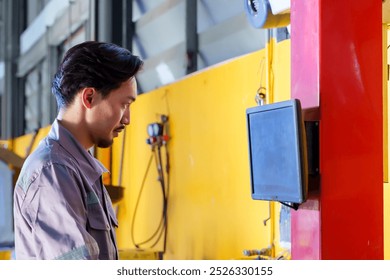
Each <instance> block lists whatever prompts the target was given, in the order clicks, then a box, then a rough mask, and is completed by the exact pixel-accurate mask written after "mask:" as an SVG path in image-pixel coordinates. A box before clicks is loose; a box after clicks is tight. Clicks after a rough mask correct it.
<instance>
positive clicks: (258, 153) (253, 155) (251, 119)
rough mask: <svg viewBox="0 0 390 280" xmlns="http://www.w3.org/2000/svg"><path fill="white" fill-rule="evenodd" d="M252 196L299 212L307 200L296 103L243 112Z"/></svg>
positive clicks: (303, 144)
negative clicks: (245, 120) (300, 206)
mask: <svg viewBox="0 0 390 280" xmlns="http://www.w3.org/2000/svg"><path fill="white" fill-rule="evenodd" d="M246 119H247V130H248V144H249V162H250V180H251V195H252V199H255V200H268V201H279V202H281V203H282V204H285V205H287V206H290V207H292V208H294V209H298V206H299V204H302V203H303V202H305V201H306V199H307V193H308V178H309V174H308V161H307V159H308V157H307V143H306V135H305V125H304V120H303V116H302V108H301V104H300V101H299V100H298V99H291V100H288V101H282V102H277V103H273V104H267V105H263V106H256V107H253V108H248V109H247V110H246Z"/></svg>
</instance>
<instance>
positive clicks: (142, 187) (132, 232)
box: [131, 154, 153, 248]
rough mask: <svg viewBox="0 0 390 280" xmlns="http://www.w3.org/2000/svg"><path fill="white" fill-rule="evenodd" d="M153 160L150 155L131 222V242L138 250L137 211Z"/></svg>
mask: <svg viewBox="0 0 390 280" xmlns="http://www.w3.org/2000/svg"><path fill="white" fill-rule="evenodd" d="M152 160H153V154H151V155H150V158H149V162H148V165H147V167H146V171H145V174H144V177H143V179H142V183H141V188H140V191H139V193H138V197H137V202H136V204H135V208H134V213H133V220H132V222H131V241H132V242H133V245H134V246H135V247H137V248H138V245H137V244H136V243H135V240H134V222H135V217H136V214H137V210H138V205H139V201H140V198H141V194H142V191H143V189H144V186H145V181H146V177H147V175H148V173H149V169H150V165H151V163H152Z"/></svg>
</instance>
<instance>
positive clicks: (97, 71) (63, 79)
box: [51, 41, 143, 108]
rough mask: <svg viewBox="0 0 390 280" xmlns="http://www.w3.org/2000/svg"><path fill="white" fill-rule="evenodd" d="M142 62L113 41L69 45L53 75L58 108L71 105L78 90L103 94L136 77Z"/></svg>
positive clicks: (53, 91)
mask: <svg viewBox="0 0 390 280" xmlns="http://www.w3.org/2000/svg"><path fill="white" fill-rule="evenodd" d="M142 65H143V61H142V60H141V59H140V58H139V57H138V56H135V55H133V54H132V53H131V52H130V51H129V50H127V49H124V48H122V47H120V46H117V45H115V44H112V43H103V42H95V41H87V42H84V43H81V44H78V45H76V46H74V47H72V48H70V49H69V50H68V51H67V52H66V54H65V56H64V58H63V60H62V62H61V64H60V66H59V67H58V70H57V73H56V74H55V76H54V79H53V83H52V89H51V90H52V93H53V94H54V95H55V97H56V99H57V105H58V108H63V107H67V106H68V105H70V104H71V103H72V102H73V100H74V97H75V96H76V94H77V92H79V90H81V89H83V88H86V87H93V88H95V89H96V90H97V91H98V92H99V93H100V94H101V95H102V96H103V98H104V97H107V96H108V95H109V93H110V92H111V91H112V90H114V89H117V88H119V87H120V85H121V84H122V83H123V82H125V81H127V80H128V79H130V78H131V77H134V76H135V75H136V74H137V72H138V71H139V70H140V68H141V67H142Z"/></svg>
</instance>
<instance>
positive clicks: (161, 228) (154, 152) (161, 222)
mask: <svg viewBox="0 0 390 280" xmlns="http://www.w3.org/2000/svg"><path fill="white" fill-rule="evenodd" d="M153 155H154V156H155V159H156V166H157V169H159V162H158V157H157V154H156V151H155V149H153ZM153 155H152V156H153ZM157 171H158V170H157ZM159 176H160V175H159ZM164 198H165V196H164V192H163V207H165V206H164V204H165V199H164ZM164 219H165V216H164V210H163V212H162V215H161V219H160V223H159V225H158V227H157V229H156V230H155V231H154V233H153V234H152V235H151V236H150V237H149V238H148V239H146V240H144V241H142V242H139V243H137V244H135V246H136V247H137V248H139V246H140V245H144V244H146V243H148V242H150V241H151V240H152V239H153V238H154V237H155V236H157V234H159V231H162V230H163V229H164V228H163V227H162V226H163V225H164V224H165V223H164ZM158 236H161V233H160V234H159V235H158ZM158 241H159V238H158V239H157V243H158ZM154 246H155V245H152V246H151V247H150V248H153V247H154Z"/></svg>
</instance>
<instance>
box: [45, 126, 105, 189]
mask: <svg viewBox="0 0 390 280" xmlns="http://www.w3.org/2000/svg"><path fill="white" fill-rule="evenodd" d="M48 138H49V139H51V140H54V141H56V142H57V143H58V144H59V145H60V146H62V147H63V148H64V149H65V150H66V151H67V152H68V153H69V154H70V155H71V156H72V157H73V158H74V160H76V162H77V163H78V164H79V165H80V170H81V171H82V173H83V175H84V176H85V177H86V178H87V180H88V181H89V184H91V185H93V184H95V182H96V180H97V179H99V177H100V176H102V174H103V173H105V172H108V170H107V169H106V168H105V167H104V165H103V164H102V163H101V162H100V161H98V160H97V159H96V158H94V157H93V156H92V154H91V153H90V152H89V151H87V150H85V148H84V147H83V146H82V145H81V144H80V143H79V142H78V141H77V140H76V138H75V137H74V136H73V134H72V133H71V132H70V131H69V130H67V129H66V128H65V127H63V126H62V125H61V123H60V121H59V120H57V119H56V120H55V121H54V122H53V124H52V127H51V130H50V132H49V135H48Z"/></svg>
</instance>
